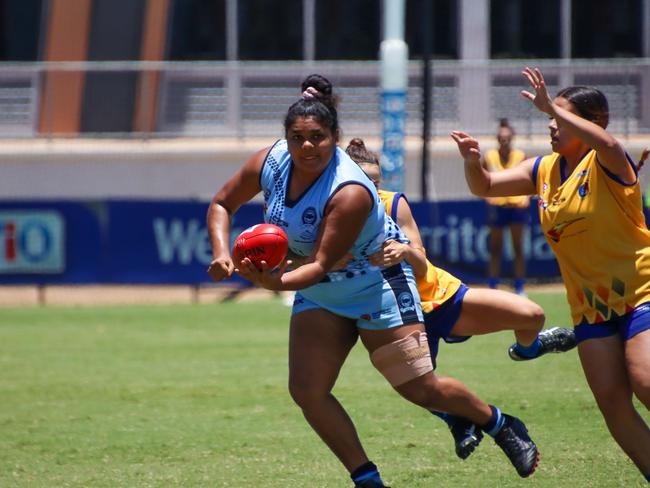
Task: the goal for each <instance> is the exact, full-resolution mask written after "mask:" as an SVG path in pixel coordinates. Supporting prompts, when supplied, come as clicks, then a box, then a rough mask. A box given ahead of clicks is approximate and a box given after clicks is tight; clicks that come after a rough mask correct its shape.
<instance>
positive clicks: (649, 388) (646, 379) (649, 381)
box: [630, 374, 650, 410]
mask: <svg viewBox="0 0 650 488" xmlns="http://www.w3.org/2000/svg"><path fill="white" fill-rule="evenodd" d="M630 381H631V383H632V390H633V391H634V396H636V397H637V398H638V399H639V401H640V402H641V403H642V404H643V405H644V406H645V408H647V409H648V410H650V374H642V375H637V376H634V375H632V376H631V378H630Z"/></svg>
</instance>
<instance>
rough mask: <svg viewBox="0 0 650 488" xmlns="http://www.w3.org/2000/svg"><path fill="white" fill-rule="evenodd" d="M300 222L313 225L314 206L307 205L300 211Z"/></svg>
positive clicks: (314, 220) (314, 221) (314, 216)
mask: <svg viewBox="0 0 650 488" xmlns="http://www.w3.org/2000/svg"><path fill="white" fill-rule="evenodd" d="M302 223H303V224H306V225H314V224H315V223H316V209H315V208H314V207H307V208H306V209H305V210H304V212H303V213H302Z"/></svg>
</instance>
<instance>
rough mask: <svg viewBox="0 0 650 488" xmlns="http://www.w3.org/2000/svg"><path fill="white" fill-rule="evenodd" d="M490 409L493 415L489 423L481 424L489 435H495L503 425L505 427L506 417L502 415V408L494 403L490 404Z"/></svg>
mask: <svg viewBox="0 0 650 488" xmlns="http://www.w3.org/2000/svg"><path fill="white" fill-rule="evenodd" d="M490 410H492V417H490V420H489V421H488V423H487V424H485V425H482V426H481V429H483V431H484V432H486V433H487V434H488V435H490V436H492V437H494V436H495V435H497V434H498V433H499V431H500V430H501V427H503V423H504V422H505V420H506V418H505V417H504V416H503V415H501V410H499V409H498V408H497V407H495V406H494V405H490Z"/></svg>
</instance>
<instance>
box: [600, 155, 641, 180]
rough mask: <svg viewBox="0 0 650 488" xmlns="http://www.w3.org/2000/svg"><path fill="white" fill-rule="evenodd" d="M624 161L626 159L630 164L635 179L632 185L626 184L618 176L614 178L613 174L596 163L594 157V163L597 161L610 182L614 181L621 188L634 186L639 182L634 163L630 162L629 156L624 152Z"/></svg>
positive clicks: (601, 164)
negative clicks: (621, 186)
mask: <svg viewBox="0 0 650 488" xmlns="http://www.w3.org/2000/svg"><path fill="white" fill-rule="evenodd" d="M625 159H627V162H628V163H630V166H632V171H634V176H635V179H634V181H633V182H632V183H626V182H625V181H623V180H621V179H620V178H619V177H618V176H616V175H615V174H614V173H612V172H611V171H610V170H609V169H607V168H606V167H605V166H604V165H603V163H601V162H600V161H598V157H596V161H598V164H599V165H600V167H601V168H603V171H604V172H605V174H606V175H607V176H609V177H610V178H611V179H612V180H614V181H615V182H616V183H619V184H621V185H623V186H634V185H636V183H637V181H638V180H639V173H638V172H637V170H636V165H635V164H634V161H632V158H631V157H630V155H629V154H628V153H627V152H626V153H625Z"/></svg>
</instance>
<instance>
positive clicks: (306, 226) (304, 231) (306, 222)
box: [300, 207, 318, 242]
mask: <svg viewBox="0 0 650 488" xmlns="http://www.w3.org/2000/svg"><path fill="white" fill-rule="evenodd" d="M317 220H318V214H317V213H316V208H315V207H307V208H306V209H305V210H304V211H303V212H302V226H301V228H300V239H301V240H302V241H304V242H314V241H315V240H316V233H317V231H318V227H317V225H316V221H317Z"/></svg>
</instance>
